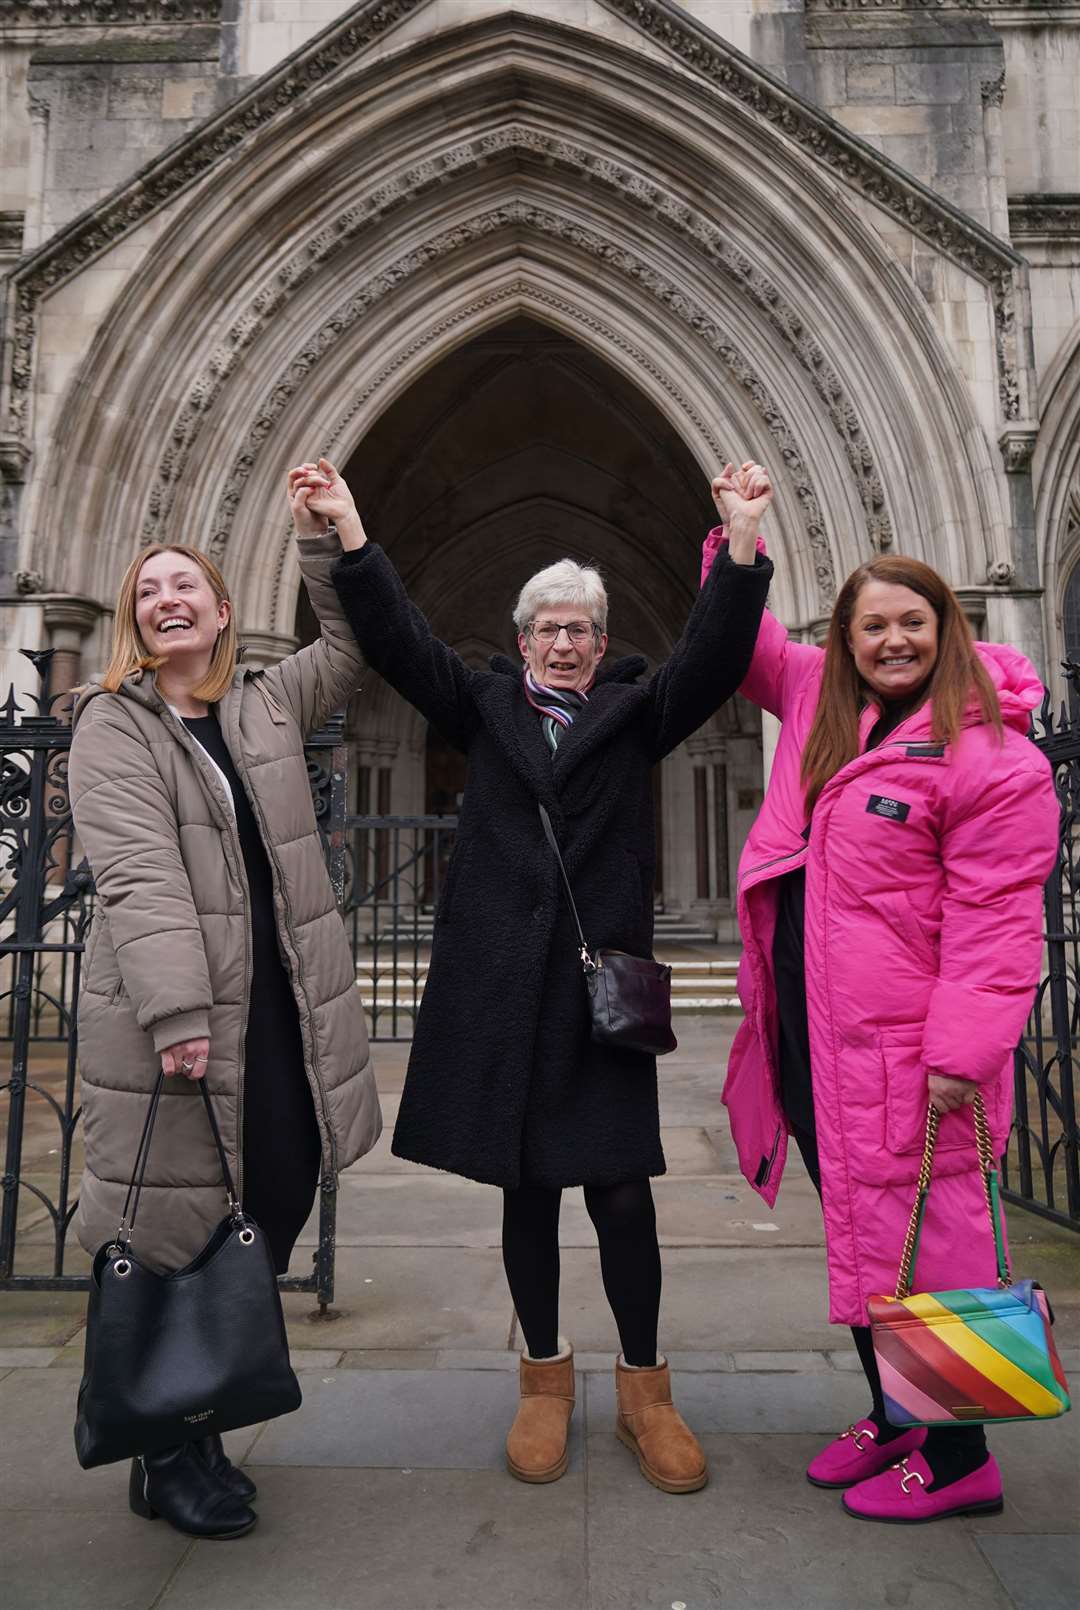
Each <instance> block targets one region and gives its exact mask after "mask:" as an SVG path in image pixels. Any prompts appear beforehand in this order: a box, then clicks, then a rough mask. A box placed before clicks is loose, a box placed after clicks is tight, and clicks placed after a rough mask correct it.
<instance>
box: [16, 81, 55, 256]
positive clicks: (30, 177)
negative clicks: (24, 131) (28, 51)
mask: <svg viewBox="0 0 1080 1610" xmlns="http://www.w3.org/2000/svg"><path fill="white" fill-rule="evenodd" d="M27 99H28V101H29V103H30V161H29V162H28V163H27V168H26V218H25V220H24V221H23V240H22V249H23V251H24V252H32V251H34V250H35V248H36V247H38V246H40V245H41V242H42V241H43V240H44V238H45V233H46V229H45V190H46V183H45V169H46V163H47V161H48V151H49V103H48V101H45V100H43V99H42V98H41V96H40V95H35V94H34V92H33V90H29V91H28V92H27Z"/></svg>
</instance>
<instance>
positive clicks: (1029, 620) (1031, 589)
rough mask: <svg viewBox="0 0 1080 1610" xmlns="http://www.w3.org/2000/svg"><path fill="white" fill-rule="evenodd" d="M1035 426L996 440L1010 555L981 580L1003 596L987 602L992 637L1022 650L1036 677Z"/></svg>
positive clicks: (1042, 667)
mask: <svg viewBox="0 0 1080 1610" xmlns="http://www.w3.org/2000/svg"><path fill="white" fill-rule="evenodd" d="M1037 435H1038V426H1037V425H1035V424H1033V423H1029V422H1028V421H1018V422H1017V423H1016V424H1013V425H1008V426H1006V428H1005V429H1004V430H1003V431H1002V433H1001V435H1000V436H999V438H998V445H999V447H1000V448H1001V456H1002V459H1003V460H1004V464H1005V482H1006V485H1007V487H1008V491H1009V529H1010V535H1011V553H1010V554H1009V556H1008V557H1007V558H1006V557H1004V556H1003V557H1002V558H1000V559H995V560H992V561H991V562H990V564H989V565H988V566H987V573H986V579H987V581H988V582H989V583H990V585H991V587H992V588H993V589H994V592H995V593H998V594H999V595H1000V596H1004V595H1007V596H1008V600H1009V602H1008V608H1007V609H1003V608H1002V607H1001V606H1000V604H994V603H993V602H992V600H993V594H991V596H990V598H989V599H988V601H987V626H988V631H989V632H990V633H992V635H993V636H994V637H999V636H1000V640H1001V641H1004V642H1009V643H1012V644H1013V645H1014V647H1016V648H1018V649H1019V650H1020V651H1021V653H1023V654H1026V655H1027V656H1028V658H1029V659H1030V660H1031V661H1032V662H1033V663H1034V665H1035V667H1036V669H1037V670H1038V672H1039V674H1040V676H1043V677H1045V676H1046V672H1047V666H1046V663H1045V661H1046V646H1045V643H1044V640H1043V612H1042V587H1041V577H1040V575H1039V562H1038V552H1037V549H1036V544H1035V493H1034V488H1033V486H1032V479H1031V460H1032V456H1033V454H1034V452H1035V441H1036V437H1037Z"/></svg>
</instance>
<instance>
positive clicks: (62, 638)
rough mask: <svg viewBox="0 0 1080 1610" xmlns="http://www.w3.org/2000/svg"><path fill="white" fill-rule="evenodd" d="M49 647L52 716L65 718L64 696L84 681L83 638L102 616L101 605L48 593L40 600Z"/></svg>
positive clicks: (92, 601)
mask: <svg viewBox="0 0 1080 1610" xmlns="http://www.w3.org/2000/svg"><path fill="white" fill-rule="evenodd" d="M41 607H42V614H43V618H44V621H45V631H46V633H47V634H48V640H49V647H50V648H52V649H55V650H56V652H55V654H54V655H53V660H52V674H51V677H50V686H51V690H52V701H53V708H52V713H53V715H57V716H58V715H61V714H66V711H65V709H64V702H63V700H62V698H61V695H63V694H67V693H69V692H70V691H71V689H72V688H74V687H78V685H79V683H80V681H81V680H82V645H83V638H85V637H87V636H89V634H90V633H91V632H92V631H93V629H94V627H95V626H96V624H97V620H98V616H99V615H100V614H101V605H100V604H98V603H96V602H95V600H94V599H92V598H78V597H75V596H74V595H73V594H71V593H45V594H43V596H42V598H41Z"/></svg>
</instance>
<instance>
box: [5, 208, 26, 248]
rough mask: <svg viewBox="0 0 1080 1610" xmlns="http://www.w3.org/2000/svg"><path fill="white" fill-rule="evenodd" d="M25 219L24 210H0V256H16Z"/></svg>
mask: <svg viewBox="0 0 1080 1610" xmlns="http://www.w3.org/2000/svg"><path fill="white" fill-rule="evenodd" d="M25 221H26V214H25V213H24V212H0V257H18V255H19V253H20V252H21V251H22V240H23V224H24V223H25Z"/></svg>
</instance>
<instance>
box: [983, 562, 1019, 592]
mask: <svg viewBox="0 0 1080 1610" xmlns="http://www.w3.org/2000/svg"><path fill="white" fill-rule="evenodd" d="M986 579H987V581H988V582H989V583H990V585H991V587H1011V586H1012V584H1013V582H1014V581H1015V580H1016V566H1015V565H1014V564H1012V563H1011V561H1010V560H1008V559H992V560H991V561H990V563H989V564H988V565H987V567H986Z"/></svg>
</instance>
